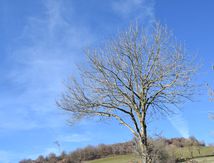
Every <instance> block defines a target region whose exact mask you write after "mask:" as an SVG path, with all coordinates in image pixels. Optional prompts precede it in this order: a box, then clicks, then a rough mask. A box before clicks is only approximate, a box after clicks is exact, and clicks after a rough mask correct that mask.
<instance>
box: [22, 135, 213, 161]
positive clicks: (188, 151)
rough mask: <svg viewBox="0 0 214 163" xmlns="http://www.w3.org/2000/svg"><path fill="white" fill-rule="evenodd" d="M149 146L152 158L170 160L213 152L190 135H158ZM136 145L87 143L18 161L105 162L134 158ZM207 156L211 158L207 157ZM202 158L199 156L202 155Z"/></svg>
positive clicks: (198, 156)
mask: <svg viewBox="0 0 214 163" xmlns="http://www.w3.org/2000/svg"><path fill="white" fill-rule="evenodd" d="M150 146H151V149H152V151H151V152H152V153H151V154H152V155H153V158H155V160H161V162H164V161H166V160H170V161H171V162H176V161H179V160H180V161H182V160H189V159H191V158H197V159H199V161H200V160H201V159H202V158H201V157H204V158H205V157H207V156H213V153H214V147H211V146H205V144H204V143H203V142H200V141H198V140H197V139H196V138H194V137H190V138H188V139H186V138H171V139H166V138H158V139H150ZM137 151H138V150H137V145H136V143H135V140H132V141H129V142H124V143H117V144H111V145H105V144H100V145H98V146H87V147H85V148H82V149H76V150H75V151H72V152H69V153H66V152H62V153H61V155H59V156H56V155H55V154H54V153H50V154H49V155H48V156H38V158H37V159H36V160H31V159H24V160H22V161H20V163H40V162H41V163H50V162H51V163H80V162H89V163H108V162H111V163H112V162H113V163H114V162H115V163H116V162H118V163H125V162H136V161H137V160H139V158H138V157H137ZM209 159H212V158H211V157H210V158H209ZM202 160H203V159H202Z"/></svg>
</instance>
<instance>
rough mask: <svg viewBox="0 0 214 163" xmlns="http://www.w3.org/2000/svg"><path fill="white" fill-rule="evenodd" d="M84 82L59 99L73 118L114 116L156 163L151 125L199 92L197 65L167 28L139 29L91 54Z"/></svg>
mask: <svg viewBox="0 0 214 163" xmlns="http://www.w3.org/2000/svg"><path fill="white" fill-rule="evenodd" d="M86 55H87V57H88V67H87V68H86V69H81V70H80V75H81V80H76V79H75V78H74V79H72V80H71V81H70V82H69V84H68V85H67V91H66V92H65V93H64V94H63V96H62V98H61V99H60V100H59V101H58V105H59V107H60V108H62V109H64V110H66V111H68V112H71V113H72V114H71V115H72V120H80V119H82V118H89V117H93V116H100V117H108V118H114V119H116V120H118V121H119V123H120V124H122V125H124V126H126V127H127V128H128V129H129V130H130V131H131V132H132V133H133V135H134V137H135V138H136V139H137V140H138V143H139V146H140V149H141V156H142V158H143V159H142V160H143V162H151V161H152V158H151V155H150V148H149V143H148V133H147V121H148V118H150V117H151V116H152V115H157V114H162V115H166V114H169V113H172V112H173V108H174V107H172V106H173V105H174V106H177V105H178V104H180V103H182V102H184V100H186V99H190V98H191V96H192V95H193V92H194V87H193V84H192V82H191V81H192V80H191V79H192V77H193V74H194V72H195V66H194V64H193V63H192V62H191V60H190V58H188V57H187V55H186V51H185V49H184V47H183V46H181V45H180V44H178V43H177V42H176V41H175V39H174V37H173V35H172V34H171V33H170V32H169V31H168V29H167V28H166V27H165V26H162V25H160V24H159V23H156V24H155V25H154V26H153V27H152V28H151V29H149V30H144V28H142V29H141V28H139V26H137V25H133V26H130V27H129V29H128V30H127V31H126V32H123V33H121V34H120V35H119V36H118V37H117V38H116V39H114V40H112V41H110V42H108V43H107V44H106V45H105V46H104V47H101V48H97V49H93V50H88V51H87V52H86Z"/></svg>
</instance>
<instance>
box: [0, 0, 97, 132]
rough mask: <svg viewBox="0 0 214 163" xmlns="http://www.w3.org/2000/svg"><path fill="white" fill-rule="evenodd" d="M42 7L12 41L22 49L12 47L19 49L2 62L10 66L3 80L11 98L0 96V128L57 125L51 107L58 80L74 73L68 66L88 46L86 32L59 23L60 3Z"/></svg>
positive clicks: (59, 84)
mask: <svg viewBox="0 0 214 163" xmlns="http://www.w3.org/2000/svg"><path fill="white" fill-rule="evenodd" d="M43 2H44V6H45V10H44V12H43V17H41V16H38V17H37V16H31V17H29V18H28V21H27V22H26V24H25V27H24V30H23V32H22V34H21V35H20V37H19V38H18V41H17V42H20V43H22V44H20V43H17V44H19V46H14V48H12V50H11V51H10V52H11V54H10V55H8V57H7V60H8V62H9V63H10V64H12V66H11V68H10V69H8V70H6V72H5V74H6V75H5V77H4V79H5V80H8V81H10V82H9V87H10V89H11V92H13V93H12V94H9V95H8V96H7V95H5V94H0V96H1V101H2V102H1V103H0V108H1V110H3V111H1V113H0V128H7V129H15V128H17V129H32V128H37V127H39V126H43V127H44V126H45V127H48V126H50V127H54V126H57V124H56V123H57V122H55V123H54V125H53V122H54V120H51V119H56V116H57V117H59V118H62V117H63V114H61V113H60V112H59V110H57V109H56V105H55V100H56V98H57V96H58V95H59V92H60V91H61V90H62V89H63V84H62V81H63V80H65V79H66V78H67V77H68V76H69V75H70V74H72V73H75V66H74V63H75V62H76V61H77V60H79V59H80V58H81V49H82V48H84V47H85V46H88V45H89V44H90V43H91V42H93V37H92V36H91V34H90V32H89V31H88V29H87V28H85V27H79V26H78V27H77V26H76V25H75V24H71V23H70V22H67V21H66V20H65V18H64V15H63V12H62V11H63V10H66V9H67V8H66V6H65V5H64V3H63V1H57V0H52V1H51V0H45V1H43ZM69 10H70V8H69ZM70 16H71V17H72V15H70ZM8 108H9V109H10V110H13V111H9V110H8ZM64 120H65V118H64ZM58 122H59V123H58V124H59V125H60V124H62V123H61V122H60V121H58ZM23 124H25V125H23Z"/></svg>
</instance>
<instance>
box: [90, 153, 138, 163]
mask: <svg viewBox="0 0 214 163" xmlns="http://www.w3.org/2000/svg"><path fill="white" fill-rule="evenodd" d="M136 160H137V159H136V157H135V156H134V155H119V156H112V157H107V158H102V159H97V160H93V161H89V162H88V163H130V162H133V161H136Z"/></svg>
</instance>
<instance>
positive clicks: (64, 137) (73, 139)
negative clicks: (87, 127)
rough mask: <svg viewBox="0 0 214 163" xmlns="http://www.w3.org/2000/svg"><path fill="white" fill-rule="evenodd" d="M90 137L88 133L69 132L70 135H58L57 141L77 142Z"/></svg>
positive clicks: (87, 139)
mask: <svg viewBox="0 0 214 163" xmlns="http://www.w3.org/2000/svg"><path fill="white" fill-rule="evenodd" d="M91 139H92V137H91V135H90V134H88V133H85V134H71V135H61V136H59V137H58V139H57V140H58V141H59V142H69V143H78V142H85V141H89V140H91Z"/></svg>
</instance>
